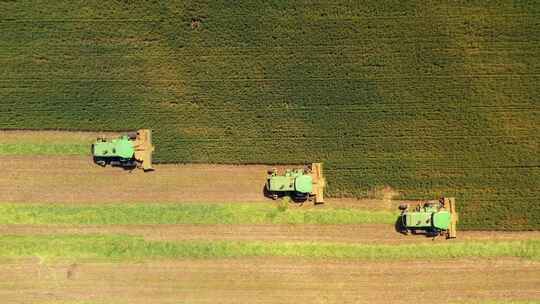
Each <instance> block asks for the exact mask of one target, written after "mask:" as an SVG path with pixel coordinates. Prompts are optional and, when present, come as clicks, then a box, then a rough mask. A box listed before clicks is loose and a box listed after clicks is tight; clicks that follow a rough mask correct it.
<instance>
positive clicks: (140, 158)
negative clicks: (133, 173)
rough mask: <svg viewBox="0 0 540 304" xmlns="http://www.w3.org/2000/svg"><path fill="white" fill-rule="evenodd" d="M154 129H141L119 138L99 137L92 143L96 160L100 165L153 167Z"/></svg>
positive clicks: (127, 167) (148, 169) (128, 167)
mask: <svg viewBox="0 0 540 304" xmlns="http://www.w3.org/2000/svg"><path fill="white" fill-rule="evenodd" d="M153 152H154V146H153V145H152V130H149V129H141V130H138V131H137V132H130V133H127V134H124V135H122V136H120V137H118V138H112V139H110V138H103V137H100V138H98V139H97V140H96V141H95V142H94V143H93V144H92V156H93V157H94V162H95V163H96V164H98V165H100V166H103V167H105V166H107V165H111V166H119V167H123V168H126V169H132V168H141V169H143V170H144V171H150V170H153V169H152V153H153Z"/></svg>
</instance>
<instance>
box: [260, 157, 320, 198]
mask: <svg viewBox="0 0 540 304" xmlns="http://www.w3.org/2000/svg"><path fill="white" fill-rule="evenodd" d="M325 186H326V182H325V179H324V177H323V171H322V164H321V163H314V164H312V165H311V167H306V168H303V169H302V168H295V169H287V170H285V172H284V173H283V174H279V173H278V171H277V170H276V169H272V170H269V171H268V177H267V179H266V185H265V190H266V193H267V194H268V195H269V196H270V197H271V198H273V199H277V198H278V197H281V196H286V195H289V196H291V197H292V198H293V200H294V201H298V202H304V201H306V200H313V201H314V202H315V203H316V204H320V203H324V187H325Z"/></svg>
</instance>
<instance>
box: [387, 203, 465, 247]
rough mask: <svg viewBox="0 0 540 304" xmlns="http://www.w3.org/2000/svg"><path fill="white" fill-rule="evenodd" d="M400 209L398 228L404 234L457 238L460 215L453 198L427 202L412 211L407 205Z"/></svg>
mask: <svg viewBox="0 0 540 304" xmlns="http://www.w3.org/2000/svg"><path fill="white" fill-rule="evenodd" d="M399 209H400V210H401V214H400V216H399V219H398V223H397V224H398V225H397V228H398V229H399V230H400V232H402V233H404V234H408V233H409V232H411V233H413V234H416V233H417V231H423V232H424V233H425V234H426V235H428V236H438V235H443V234H446V238H447V239H449V238H455V237H456V230H457V227H456V225H457V221H458V214H457V212H456V203H455V199H454V198H453V197H451V198H446V197H443V198H441V199H440V200H438V201H427V202H425V203H424V204H423V205H417V206H416V207H415V208H414V209H412V210H411V208H410V207H409V205H406V204H404V205H401V206H399Z"/></svg>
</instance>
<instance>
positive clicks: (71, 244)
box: [0, 235, 540, 262]
mask: <svg viewBox="0 0 540 304" xmlns="http://www.w3.org/2000/svg"><path fill="white" fill-rule="evenodd" d="M32 256H38V257H40V258H44V259H55V258H62V259H64V258H65V259H83V260H87V259H88V260H104V261H118V262H125V261H128V260H148V259H179V258H236V257H262V256H267V257H272V256H273V257H305V258H330V259H357V260H408V259H419V258H420V259H431V258H433V259H456V258H469V257H479V258H492V257H519V258H525V259H533V260H537V259H540V241H538V240H527V241H513V242H451V243H450V242H448V243H444V244H411V245H399V246H396V245H358V244H355V245H353V244H340V243H315V242H313V243H292V242H291V243H286V242H283V243H268V242H225V241H222V242H208V241H185V242H164V241H146V240H144V239H143V238H141V237H132V236H125V235H107V236H78V235H67V236H1V237H0V257H2V258H7V259H10V258H25V257H32Z"/></svg>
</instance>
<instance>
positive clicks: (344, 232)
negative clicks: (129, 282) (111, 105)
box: [0, 224, 540, 244]
mask: <svg viewBox="0 0 540 304" xmlns="http://www.w3.org/2000/svg"><path fill="white" fill-rule="evenodd" d="M45 227H46V228H44V225H0V235H27V236H28V235H33V236H36V235H73V234H77V235H97V234H100V235H107V234H121V235H132V236H141V237H144V239H145V240H148V241H194V240H203V241H265V242H333V243H356V244H359V243H362V244H412V243H422V242H423V243H431V244H433V243H434V241H436V242H439V243H440V242H442V243H444V242H447V240H445V239H444V238H437V239H435V240H433V239H432V238H431V237H426V236H425V235H408V236H404V235H402V234H400V233H397V232H396V231H395V228H394V225H389V224H360V225H310V224H307V225H296V224H292V225H289V224H247V225H227V224H218V225H199V224H196V225H186V224H182V225H46V226H45ZM458 240H459V241H460V242H461V241H468V242H470V241H506V242H508V241H519V240H540V231H521V232H503V231H460V232H459V235H458Z"/></svg>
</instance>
